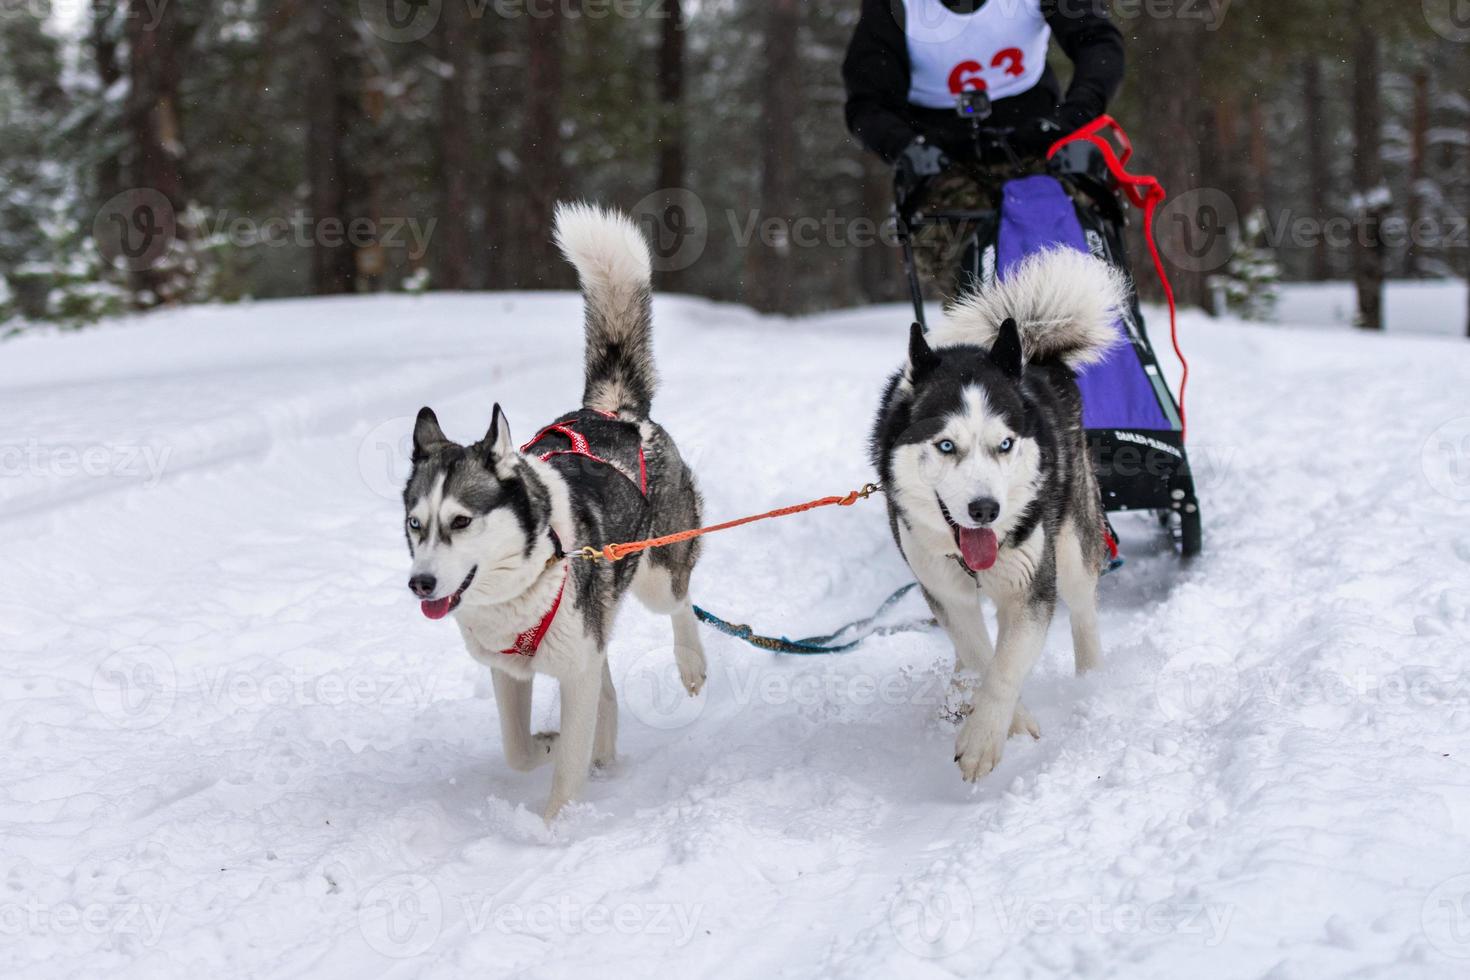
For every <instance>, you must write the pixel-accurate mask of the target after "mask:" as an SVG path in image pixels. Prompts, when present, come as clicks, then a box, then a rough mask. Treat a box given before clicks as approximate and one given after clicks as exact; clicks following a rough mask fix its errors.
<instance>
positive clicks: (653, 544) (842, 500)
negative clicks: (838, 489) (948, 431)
mask: <svg viewBox="0 0 1470 980" xmlns="http://www.w3.org/2000/svg"><path fill="white" fill-rule="evenodd" d="M882 492H883V488H882V487H881V486H879V485H878V484H876V483H868V484H865V485H864V486H863V488H862V489H861V490H853V491H850V492H849V493H847V494H846V495H845V496H841V497H821V498H819V499H817V500H808V501H807V502H806V503H804V504H793V505H791V506H790V507H780V508H777V509H776V510H769V511H766V512H765V513H764V514H753V515H752V516H750V517H741V518H738V519H736V520H733V521H725V522H724V523H723V524H712V525H710V526H709V527H696V528H691V529H690V530H688V531H677V532H675V533H673V534H665V535H664V536H663V537H660V538H647V539H646V540H643V541H629V542H626V543H623V544H609V545H604V546H603V547H601V548H594V547H592V546H591V545H588V546H586V547H585V548H582V549H580V550H579V551H577V552H576V555H577V557H579V558H584V559H586V560H587V561H597V560H598V559H601V560H603V561H620V560H622V559H624V558H627V557H628V556H629V555H634V554H637V553H638V552H640V551H647V550H648V549H649V548H662V547H665V546H666V545H671V544H678V543H679V542H680V541H688V540H689V539H690V538H697V537H699V536H701V535H704V534H713V533H714V532H715V531H727V530H729V529H730V528H732V527H740V526H741V525H742V524H754V523H755V522H756V521H764V520H769V519H770V518H773V517H789V516H790V515H792V514H802V513H805V512H806V511H809V510H816V509H817V508H818V507H832V506H837V507H851V506H852V505H853V504H855V503H857V502H858V501H859V500H866V499H867V498H869V497H871V496H872V495H873V494H875V493H882Z"/></svg>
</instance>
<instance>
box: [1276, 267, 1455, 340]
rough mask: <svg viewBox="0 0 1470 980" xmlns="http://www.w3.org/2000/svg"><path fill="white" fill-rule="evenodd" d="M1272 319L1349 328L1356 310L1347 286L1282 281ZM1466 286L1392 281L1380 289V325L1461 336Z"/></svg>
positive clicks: (1352, 292) (1354, 296)
mask: <svg viewBox="0 0 1470 980" xmlns="http://www.w3.org/2000/svg"><path fill="white" fill-rule="evenodd" d="M1279 290H1280V293H1281V299H1280V301H1279V302H1278V303H1277V305H1276V312H1275V318H1276V319H1277V320H1280V321H1281V322H1283V323H1290V324H1292V325H1294V326H1308V325H1310V326H1322V327H1341V326H1350V325H1351V324H1352V322H1353V318H1354V317H1355V316H1356V314H1357V311H1358V294H1357V291H1356V288H1355V287H1354V286H1353V284H1352V283H1351V282H1325V283H1283V284H1281V286H1280V287H1279ZM1467 300H1470V297H1467V296H1466V286H1465V283H1464V282H1460V281H1455V280H1448V281H1434V280H1429V281H1424V282H1391V283H1388V284H1387V287H1386V288H1385V290H1384V324H1385V326H1386V327H1387V329H1388V331H1389V332H1390V333H1424V334H1435V335H1439V336H1447V337H1464V336H1465V331H1466V323H1467V318H1470V301H1467Z"/></svg>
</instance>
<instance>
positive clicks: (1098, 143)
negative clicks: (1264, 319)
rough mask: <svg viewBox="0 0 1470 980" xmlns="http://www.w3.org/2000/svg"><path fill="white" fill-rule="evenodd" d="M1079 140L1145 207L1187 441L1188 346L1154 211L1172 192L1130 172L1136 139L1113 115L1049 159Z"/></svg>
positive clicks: (1181, 433)
mask: <svg viewBox="0 0 1470 980" xmlns="http://www.w3.org/2000/svg"><path fill="white" fill-rule="evenodd" d="M1104 131H1106V132H1108V133H1110V134H1112V136H1113V137H1115V138H1116V139H1117V140H1118V142H1119V143H1121V144H1122V146H1123V153H1122V155H1121V157H1120V155H1119V154H1118V152H1117V151H1116V150H1114V148H1113V144H1112V143H1110V142H1108V140H1107V139H1106V138H1104V137H1103V135H1102V134H1103V132H1104ZM1076 142H1087V143H1091V144H1092V145H1093V146H1095V147H1097V148H1098V150H1100V151H1101V152H1102V155H1103V161H1104V162H1105V163H1107V166H1108V171H1109V173H1111V174H1112V175H1113V177H1114V178H1115V179H1116V180H1117V181H1118V184H1119V185H1120V186H1121V187H1122V188H1123V192H1124V193H1125V194H1126V195H1128V200H1130V201H1132V202H1133V206H1134V207H1136V208H1139V209H1140V210H1142V211H1143V237H1144V240H1145V241H1147V242H1148V251H1149V255H1150V256H1151V257H1152V258H1153V262H1154V271H1155V272H1157V273H1158V276H1159V283H1160V284H1161V285H1162V286H1163V287H1164V299H1165V300H1167V301H1168V303H1169V340H1170V342H1171V343H1172V344H1173V345H1174V356H1175V357H1177V358H1179V365H1180V367H1182V368H1183V369H1184V373H1183V375H1182V376H1181V377H1180V379H1179V439H1180V441H1183V440H1184V437H1185V432H1186V431H1187V428H1186V421H1185V418H1186V417H1185V413H1184V390H1185V388H1187V387H1188V385H1189V361H1188V360H1187V359H1186V358H1185V357H1184V349H1183V348H1181V347H1180V346H1179V316H1178V309H1177V308H1176V306H1175V303H1174V286H1173V284H1171V283H1170V282H1169V275H1168V273H1167V272H1165V271H1164V259H1163V256H1161V255H1160V254H1159V245H1158V242H1157V241H1156V240H1155V238H1154V214H1155V212H1156V211H1157V210H1158V208H1159V205H1160V204H1162V203H1164V199H1165V198H1166V197H1167V196H1168V195H1167V194H1166V193H1165V191H1164V186H1163V185H1162V184H1160V183H1159V179H1158V178H1157V177H1149V176H1146V175H1142V174H1131V173H1129V172H1128V168H1127V163H1128V161H1129V160H1130V159H1131V158H1132V157H1133V141H1132V140H1130V139H1129V138H1128V134H1127V133H1126V132H1124V131H1123V127H1122V126H1120V125H1119V124H1118V121H1117V120H1116V119H1114V118H1113V117H1112V116H1099V117H1098V118H1096V119H1094V120H1093V121H1092V122H1090V123H1088V124H1087V125H1086V126H1083V127H1082V128H1081V129H1079V130H1077V132H1075V133H1073V134H1072V135H1070V136H1064V137H1063V138H1062V139H1060V140H1058V141H1057V142H1056V143H1055V144H1054V145H1053V146H1052V148H1051V150H1050V151H1048V152H1047V155H1046V156H1047V159H1048V160H1049V159H1051V158H1052V157H1053V156H1055V155H1056V153H1057V151H1058V150H1060V149H1061V148H1062V147H1064V146H1066V145H1067V144H1068V143H1076Z"/></svg>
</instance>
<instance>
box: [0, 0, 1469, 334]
mask: <svg viewBox="0 0 1470 980" xmlns="http://www.w3.org/2000/svg"><path fill="white" fill-rule="evenodd" d="M1467 8H1470V4H1467V3H1466V0H1405V2H1401V3H1392V4H1385V3H1382V2H1370V0H1348V2H1328V0H1290V2H1289V3H1283V2H1280V0H1274V2H1268V0H1234V2H1228V0H1117V3H1116V4H1115V9H1114V16H1115V19H1116V20H1117V21H1118V22H1119V24H1120V26H1121V27H1122V29H1123V31H1124V34H1125V36H1126V38H1127V43H1128V47H1129V66H1128V81H1127V83H1126V86H1125V88H1124V91H1123V94H1122V96H1121V97H1120V99H1119V100H1118V102H1117V103H1116V104H1115V106H1114V110H1115V115H1117V116H1118V117H1119V119H1120V120H1121V121H1122V122H1123V124H1124V125H1125V126H1126V127H1128V129H1129V130H1130V131H1131V133H1132V135H1133V137H1134V141H1135V143H1136V144H1137V146H1138V157H1137V166H1138V169H1140V170H1141V171H1144V172H1153V173H1155V174H1157V175H1158V176H1159V177H1160V178H1161V179H1162V180H1163V181H1164V183H1165V186H1166V187H1167V188H1168V189H1169V191H1170V192H1171V195H1172V197H1173V198H1174V203H1173V204H1172V205H1171V209H1170V212H1169V213H1168V214H1166V215H1165V219H1166V220H1164V221H1163V222H1162V224H1161V235H1162V236H1163V237H1164V239H1165V242H1164V251H1165V254H1166V256H1168V257H1169V259H1170V260H1171V261H1170V264H1171V273H1172V275H1173V276H1174V282H1175V286H1176V290H1177V291H1178V293H1179V295H1180V296H1181V298H1182V299H1183V301H1184V302H1185V303H1187V304H1191V305H1195V306H1202V307H1205V308H1207V309H1212V308H1217V307H1219V306H1221V305H1225V304H1229V305H1232V306H1233V307H1235V309H1236V310H1237V311H1239V312H1243V313H1245V314H1246V315H1248V316H1257V317H1269V315H1270V300H1271V292H1272V283H1273V282H1274V281H1276V280H1277V279H1286V280H1327V279H1357V280H1358V282H1359V287H1360V297H1361V309H1360V320H1361V323H1362V324H1363V325H1365V326H1374V325H1377V323H1378V322H1379V321H1380V319H1381V312H1380V310H1379V309H1378V308H1376V306H1375V297H1377V296H1378V295H1380V294H1381V285H1380V284H1381V280H1382V278H1384V277H1388V278H1421V279H1424V278H1448V277H1466V276H1467V275H1470V242H1467V240H1466V239H1467V234H1466V228H1465V221H1466V215H1467V214H1470V97H1467V90H1470V84H1467V83H1470V9H1467ZM857 11H858V3H857V0H841V2H826V3H801V2H799V0H215V2H206V0H116V2H105V0H94V2H91V3H88V2H85V0H54V2H47V0H0V325H4V324H8V325H9V329H11V330H14V329H19V328H22V327H23V326H24V325H25V324H28V323H36V322H59V323H62V324H65V325H81V324H85V323H88V322H91V321H93V320H95V319H96V318H98V317H100V316H104V315H109V314H112V313H117V312H123V311H127V310H136V309H147V308H151V307H154V306H158V305H165V304H176V303H187V302H202V301H235V300H240V299H245V298H251V297H254V298H266V297H279V296H298V295H311V294H337V293H351V292H374V291H402V290H411V291H421V290H458V289H539V288H561V287H566V286H569V285H571V283H570V282H569V280H568V275H569V273H568V270H567V269H566V268H565V267H564V265H563V264H562V263H561V262H559V261H557V260H555V259H554V256H553V252H552V246H551V244H550V242H549V241H548V238H547V232H548V230H549V227H550V220H549V214H550V209H551V207H552V206H553V203H554V202H555V201H557V200H560V199H563V198H568V197H588V198H596V199H598V200H601V201H604V202H608V203H614V204H618V205H620V206H623V207H625V208H630V209H635V210H637V211H639V212H640V213H643V214H646V215H648V216H650V217H651V219H652V221H653V227H654V228H655V229H660V226H662V227H661V231H660V234H661V237H663V238H665V240H664V241H662V242H661V247H662V248H663V249H664V251H663V252H661V261H660V267H661V268H662V269H663V270H664V271H663V272H662V273H661V275H662V279H663V281H662V282H661V283H660V286H661V288H663V289H667V290H674V291H680V292H688V293H695V294H700V295H704V296H709V297H712V298H715V299H721V300H731V301H738V302H742V303H747V304H750V305H752V306H754V307H756V308H757V309H760V310H763V311H775V312H802V311H808V310H814V309H823V308H831V307H839V306H852V305H858V304H865V303H872V302H881V301H890V300H895V299H898V298H900V297H901V296H902V295H903V293H902V290H903V284H902V280H901V269H900V267H899V264H898V257H897V254H896V250H895V249H894V248H892V247H890V246H889V245H886V244H884V238H883V236H882V235H876V234H875V231H877V230H878V229H877V224H878V223H879V222H881V221H883V219H884V218H885V217H886V216H887V214H888V210H889V204H890V189H891V183H890V175H889V173H888V171H887V168H886V167H885V166H883V165H882V164H881V163H880V162H878V161H877V160H875V159H874V158H872V157H871V156H869V155H867V154H865V153H864V152H862V151H861V150H860V148H859V147H858V146H857V145H856V144H855V143H854V142H853V141H852V140H851V139H849V138H848V136H847V134H846V131H845V129H844V126H843V121H842V103H843V91H842V84H841V78H840V75H839V64H840V61H841V58H842V54H843V51H844V48H845V46H846V43H847V38H848V35H849V34H850V32H851V30H852V27H853V25H854V23H855V21H856V17H857ZM1054 53H1055V52H1054ZM1058 57H1059V58H1060V56H1058ZM1058 68H1059V70H1060V71H1061V72H1062V77H1063V78H1066V77H1067V76H1068V74H1069V70H1068V68H1067V66H1066V64H1065V59H1064V58H1060V61H1059V64H1058ZM671 205H673V207H672V208H671ZM669 236H672V237H671V238H670V237H669ZM1138 256H1139V253H1138V251H1137V250H1136V249H1135V258H1137V257H1138ZM1142 278H1144V280H1145V286H1147V280H1149V279H1151V277H1149V276H1144V277H1142ZM6 329H7V328H6V327H4V326H0V333H4V332H5V330H6ZM1467 329H1470V326H1467Z"/></svg>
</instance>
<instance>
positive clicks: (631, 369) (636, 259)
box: [555, 204, 658, 418]
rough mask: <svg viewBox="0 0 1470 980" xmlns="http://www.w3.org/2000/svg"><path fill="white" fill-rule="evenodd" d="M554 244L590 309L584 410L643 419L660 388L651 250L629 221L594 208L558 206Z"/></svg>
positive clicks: (586, 206)
mask: <svg viewBox="0 0 1470 980" xmlns="http://www.w3.org/2000/svg"><path fill="white" fill-rule="evenodd" d="M555 239H556V245H557V247H558V248H560V249H561V253H562V254H563V255H565V256H566V257H567V261H568V262H570V263H572V265H574V266H576V269H577V278H578V279H579V280H580V281H581V283H582V295H583V297H584V299H585V300H586V304H587V371H586V382H585V386H584V388H583V391H582V404H583V405H585V406H586V407H588V408H595V409H598V410H600V411H604V412H613V413H617V412H630V413H632V414H634V415H637V416H640V417H645V418H646V417H647V415H648V412H649V407H650V405H651V404H652V402H653V392H654V389H655V387H656V386H657V384H658V375H657V373H656V372H655V371H654V367H653V336H652V332H653V295H652V280H653V267H652V264H651V262H650V260H649V256H648V243H647V242H646V241H644V238H643V234H642V233H641V232H640V231H639V230H638V226H637V225H635V224H634V223H633V222H632V220H631V219H629V218H628V217H627V216H625V215H622V214H619V213H618V212H616V211H608V210H604V209H602V208H599V207H597V206H596V205H592V204H558V205H557V207H556V232H555Z"/></svg>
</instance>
